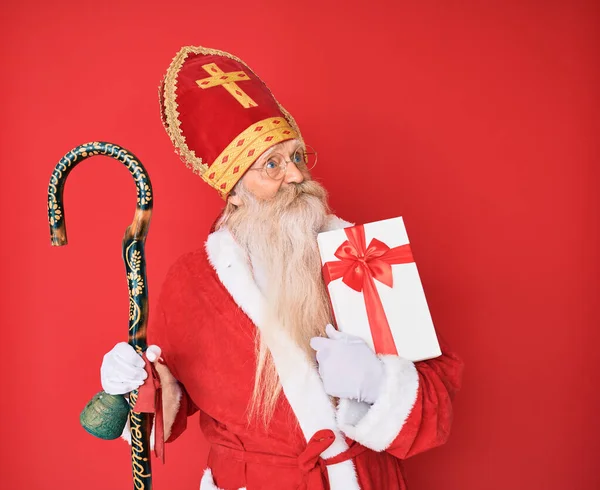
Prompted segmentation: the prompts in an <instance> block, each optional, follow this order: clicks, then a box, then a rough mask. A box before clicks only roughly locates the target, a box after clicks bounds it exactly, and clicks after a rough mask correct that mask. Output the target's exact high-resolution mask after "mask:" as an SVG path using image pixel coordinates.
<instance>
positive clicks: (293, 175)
mask: <svg viewBox="0 0 600 490" xmlns="http://www.w3.org/2000/svg"><path fill="white" fill-rule="evenodd" d="M285 182H286V184H292V183H293V184H300V183H302V182H304V175H303V174H302V172H300V169H299V168H298V167H296V165H295V164H294V163H293V162H288V164H287V167H286V170H285Z"/></svg>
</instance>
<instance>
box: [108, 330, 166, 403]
mask: <svg viewBox="0 0 600 490" xmlns="http://www.w3.org/2000/svg"><path fill="white" fill-rule="evenodd" d="M160 354H161V351H160V348H159V347H158V346H156V345H151V346H150V347H148V349H147V350H146V356H147V357H148V360H150V361H151V362H152V361H154V360H156V359H158V358H159V357H160ZM147 377H148V375H147V374H146V371H145V370H144V360H143V359H142V357H141V356H140V355H139V354H137V353H136V352H135V349H134V348H133V347H132V346H131V345H129V344H128V343H127V342H119V343H118V344H117V345H115V346H114V347H113V348H112V350H110V351H109V352H107V353H106V354H105V355H104V359H103V360H102V366H101V367H100V380H101V383H102V389H103V390H104V391H105V392H106V393H108V394H109V395H124V394H126V393H129V392H130V391H133V390H135V389H136V388H139V387H140V386H141V385H142V384H143V383H144V380H145V379H146V378H147Z"/></svg>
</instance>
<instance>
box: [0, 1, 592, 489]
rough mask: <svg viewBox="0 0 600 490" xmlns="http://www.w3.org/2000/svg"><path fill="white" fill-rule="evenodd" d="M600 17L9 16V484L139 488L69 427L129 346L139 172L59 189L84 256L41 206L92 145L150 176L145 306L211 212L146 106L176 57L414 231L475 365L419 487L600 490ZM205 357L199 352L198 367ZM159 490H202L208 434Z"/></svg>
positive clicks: (214, 205)
mask: <svg viewBox="0 0 600 490" xmlns="http://www.w3.org/2000/svg"><path fill="white" fill-rule="evenodd" d="M598 14H599V9H598V3H597V2H592V1H590V2H583V1H570V2H567V1H564V2H557V1H504V2H473V3H469V2H444V1H439V2H431V1H424V2H423V1H419V2H417V1H415V2H398V1H387V2H384V1H370V2H358V1H346V2H338V1H332V0H328V1H323V0H320V1H316V0H311V1H303V2H297V3H293V2H280V1H269V2H266V1H262V2H261V1H254V2H242V1H239V0H227V1H221V2H197V1H196V2H182V1H177V0H172V1H168V2H149V1H144V2H142V1H137V2H122V1H121V2H117V1H115V0H109V1H106V0H105V1H103V2H90V1H78V2H41V1H39V2H32V1H27V0H23V1H21V2H19V3H17V2H4V3H3V16H2V21H1V22H2V26H1V28H2V29H1V34H0V35H1V42H2V60H1V62H2V64H1V66H2V68H1V69H2V72H3V73H2V79H1V82H0V83H1V84H2V110H1V113H0V114H1V116H0V117H2V131H1V138H2V140H1V142H2V144H1V145H0V162H1V164H0V172H1V173H0V185H1V186H2V187H1V189H2V191H1V193H0V199H1V203H0V206H1V209H2V219H3V223H4V224H3V226H2V240H1V271H2V272H1V279H2V292H1V294H0V315H1V316H0V321H1V323H0V325H1V344H0V345H1V347H2V355H1V357H0V363H1V365H0V369H1V371H0V372H1V373H2V384H1V392H0V393H1V394H0V396H1V399H2V403H1V404H0V411H1V413H0V416H1V417H0V420H1V431H2V432H1V434H0V440H1V441H2V442H1V443H0V448H1V454H0V465H1V471H0V487H1V488H3V489H42V488H44V489H45V488H62V489H79V488H87V489H90V490H91V489H103V490H104V489H107V488H111V489H113V488H118V489H122V488H131V482H130V479H129V478H130V466H129V459H128V458H129V456H128V447H127V446H126V445H125V443H123V442H122V441H111V442H105V441H100V440H97V439H94V438H93V437H91V436H89V435H87V434H86V433H85V432H84V431H83V429H81V428H80V426H79V421H78V417H79V412H80V410H81V409H82V408H83V406H84V405H85V403H86V402H87V401H88V399H89V398H90V397H91V396H92V395H93V394H94V393H95V392H96V391H98V390H99V389H100V381H99V367H100V363H101V360H102V356H103V354H104V353H105V352H106V351H108V350H109V349H110V348H111V347H112V346H113V345H114V344H115V343H116V342H117V341H121V340H124V339H125V338H126V325H127V315H128V304H127V289H126V282H125V277H124V269H123V264H122V261H121V255H120V254H121V251H120V242H121V238H122V235H123V233H124V230H125V228H126V227H127V225H128V224H129V223H130V221H131V219H132V217H133V210H134V205H135V191H134V185H133V182H132V179H131V178H130V177H129V175H128V173H127V171H126V169H125V168H124V167H122V166H121V164H119V163H117V162H116V161H113V160H109V159H105V158H101V157H96V160H93V163H89V162H86V163H85V164H83V165H82V166H81V167H79V168H77V170H75V171H74V172H73V174H72V175H71V177H69V182H68V184H67V187H66V191H65V201H66V214H67V224H68V229H69V238H70V241H71V243H70V245H69V246H68V247H64V248H61V249H56V248H51V247H50V245H49V236H48V226H47V223H46V189H47V184H48V180H49V177H50V174H51V171H52V169H53V167H54V165H55V163H56V162H57V161H58V160H59V159H60V157H61V156H62V155H63V154H64V153H65V152H66V151H68V150H69V149H70V148H72V147H74V146H76V145H78V144H81V143H84V142H87V141H89V140H97V139H103V140H106V141H111V142H115V143H118V144H121V145H124V146H126V147H127V148H129V149H131V150H132V151H133V152H134V153H136V154H137V156H138V157H139V158H140V159H141V160H142V162H143V163H144V164H145V165H146V167H147V168H148V170H149V173H150V175H151V177H152V181H153V184H154V191H155V213H154V216H153V221H152V226H151V228H150V234H149V238H148V243H147V249H146V250H147V258H148V276H149V284H150V301H151V302H152V301H153V300H154V299H155V298H156V296H157V293H158V291H159V288H160V285H161V283H162V280H163V277H164V275H165V273H166V271H167V268H168V266H169V264H170V263H171V262H172V261H173V260H174V259H175V258H176V257H178V256H179V255H180V254H181V253H183V252H185V251H188V250H191V249H193V248H197V247H199V246H201V245H202V243H203V240H204V239H205V237H206V234H207V231H208V228H209V225H210V223H211V222H212V220H213V219H214V217H215V216H216V214H217V213H218V211H219V209H220V207H221V205H222V203H221V201H220V200H219V198H218V197H217V194H216V193H215V192H214V191H211V190H209V188H208V187H207V186H206V185H205V184H204V183H203V182H202V181H201V180H200V179H199V178H197V177H195V176H194V175H193V174H192V173H191V172H190V171H188V170H187V169H186V168H185V167H184V165H183V164H181V163H180V162H179V161H178V159H177V157H176V156H175V155H174V153H173V151H172V148H171V146H170V142H169V140H168V138H167V136H166V134H165V133H164V131H163V128H162V126H161V123H160V120H159V110H158V102H157V86H158V83H159V80H160V78H161V77H162V75H163V73H164V71H165V70H166V68H167V66H168V65H169V63H170V61H171V58H172V57H173V56H174V55H175V53H176V52H177V50H178V49H179V47H180V46H182V45H185V44H202V45H205V46H208V47H214V48H219V49H223V50H226V51H230V52H233V53H235V54H236V55H238V56H240V57H241V58H242V59H243V60H245V61H246V62H247V63H248V64H249V65H250V66H251V67H252V68H253V69H254V70H255V71H256V72H257V73H258V74H259V75H260V76H261V77H262V78H263V79H264V80H265V81H266V82H267V83H268V84H269V86H270V87H271V88H272V90H273V91H274V93H275V94H276V96H277V98H278V99H279V100H280V101H281V102H282V103H283V104H284V106H285V107H286V108H287V109H288V110H289V111H290V112H291V113H292V114H293V115H294V116H295V117H296V119H297V120H298V122H299V124H300V127H301V128H302V130H303V133H304V136H305V138H306V140H307V142H309V143H310V144H311V145H313V146H314V147H315V148H317V149H318V150H319V158H320V163H319V166H318V167H317V169H316V170H315V175H316V177H317V178H318V179H319V180H321V181H323V182H324V183H325V185H326V186H327V188H328V189H329V190H330V193H331V203H332V205H333V207H334V208H335V210H336V211H337V213H338V214H339V215H340V216H343V217H345V218H346V219H350V220H354V221H356V222H368V221H372V220H377V219H383V218H387V217H392V216H398V215H402V216H404V218H405V221H406V224H407V228H408V231H409V234H410V237H411V241H412V243H413V248H414V252H415V257H416V259H417V262H418V264H419V269H420V272H421V275H422V279H423V283H424V287H425V290H426V292H427V295H428V299H429V302H430V307H431V311H432V315H433V317H434V321H435V322H436V325H437V327H438V329H439V330H440V332H441V333H442V334H443V335H444V336H445V337H447V338H448V339H449V341H450V342H451V343H452V344H453V346H454V347H455V348H456V350H457V351H459V352H460V353H461V354H462V356H463V357H464V359H465V361H466V365H467V369H466V373H465V379H464V388H463V390H462V392H461V393H460V394H459V397H458V398H457V400H456V404H455V423H454V427H453V434H452V437H451V440H450V442H449V443H448V444H447V445H445V446H444V447H441V448H439V449H435V450H432V451H431V452H429V453H427V454H423V455H420V456H417V457H415V458H414V459H412V460H409V461H408V462H407V467H408V472H409V484H410V489H411V490H434V489H435V490H439V489H442V488H443V489H444V490H481V489H486V490H500V489H506V488H510V489H511V490H521V489H544V490H565V489H569V490H572V489H577V490H578V489H595V488H600V472H598V470H597V464H598V463H597V460H598V457H599V456H600V439H599V428H600V423H599V419H600V418H599V415H598V414H599V409H600V394H599V391H598V379H599V378H598V374H599V373H598V371H599V369H598V367H597V350H598V343H599V340H600V338H599V337H600V335H599V333H598V330H599V329H598V325H599V322H598V320H599V318H598V311H597V309H596V308H595V302H596V300H597V297H598V265H599V264H598V253H597V250H598V223H599V216H598V214H599V213H598V204H599V202H598V201H599V198H598V187H599V185H598V177H599V173H600V172H599V171H598V169H597V165H598V157H599V153H600V152H599V142H598V141H599V138H598V136H599V129H600V120H599V116H598V107H599V106H598V102H599V100H598V99H599V97H598V93H599V90H598V86H599V82H600V77H599V74H600V70H599V66H598V65H599V61H598V60H599V59H600V58H599V55H600V49H599V47H600V42H599V41H600V40H599V39H598V38H599V37H600V34H599V29H598V28H599V16H598ZM198 355H202V353H198ZM192 427H193V428H192V429H191V430H188V432H187V433H186V434H184V436H183V437H182V438H181V440H179V441H178V442H177V443H176V444H175V445H171V446H169V447H168V448H167V449H168V452H167V465H166V466H165V467H162V466H161V465H160V464H158V463H155V465H154V468H155V488H157V489H159V490H162V489H165V490H177V489H196V488H198V484H199V479H200V475H201V472H202V470H203V468H204V463H205V456H206V448H205V445H204V442H203V440H202V437H201V435H200V434H199V430H198V429H197V427H196V420H195V418H194V421H193V422H192Z"/></svg>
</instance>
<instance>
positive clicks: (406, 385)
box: [337, 355, 419, 451]
mask: <svg viewBox="0 0 600 490" xmlns="http://www.w3.org/2000/svg"><path fill="white" fill-rule="evenodd" d="M379 358H380V359H381V360H382V361H383V365H384V369H385V380H384V383H383V386H382V389H381V393H380V394H379V397H378V398H377V400H376V401H375V403H374V404H373V405H370V404H368V403H366V402H359V401H356V400H351V399H348V398H342V399H341V400H340V403H339V405H338V408H337V422H338V427H339V429H340V430H341V431H342V432H344V433H345V434H346V435H347V436H348V437H349V438H350V439H352V440H354V441H356V442H358V443H360V444H362V445H363V446H366V447H368V448H369V449H372V450H374V451H384V450H385V449H387V448H388V447H389V446H390V445H391V444H392V442H393V441H394V440H395V439H396V437H397V436H398V434H399V433H400V431H401V430H402V427H403V426H404V423H405V422H406V419H407V418H408V416H409V414H410V412H411V410H412V408H413V406H414V405H415V402H416V400H417V392H418V389H419V374H418V372H417V368H416V367H415V364H414V363H413V362H412V361H409V360H407V359H403V358H401V357H398V356H391V355H383V356H379Z"/></svg>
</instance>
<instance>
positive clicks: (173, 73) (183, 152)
mask: <svg viewBox="0 0 600 490" xmlns="http://www.w3.org/2000/svg"><path fill="white" fill-rule="evenodd" d="M189 54H207V55H217V56H224V57H226V58H231V59H232V60H235V61H237V62H238V63H240V64H242V65H243V66H245V67H246V68H247V69H248V70H250V71H252V70H251V69H250V67H248V65H246V63H244V62H243V61H242V60H241V59H239V58H238V57H237V56H234V55H232V54H230V53H227V52H225V51H220V50H218V49H210V48H204V47H202V46H184V47H183V48H181V49H180V50H179V52H178V53H177V54H176V55H175V57H174V58H173V61H172V62H171V64H170V66H169V68H168V69H167V73H166V74H165V77H164V79H163V84H162V85H161V87H162V89H163V92H162V94H161V93H160V90H161V88H160V87H159V100H160V102H161V105H164V118H162V123H163V126H164V128H165V130H166V131H167V134H168V135H169V138H171V142H172V143H173V146H174V147H175V152H176V153H178V154H179V156H180V157H181V159H182V160H183V161H184V163H185V164H186V166H187V167H189V168H191V169H192V171H193V172H194V173H196V174H199V175H200V176H202V178H203V179H204V180H205V181H206V182H208V183H209V184H211V185H212V183H211V182H210V181H209V180H208V179H207V178H204V174H205V173H206V171H207V170H208V169H209V166H208V164H207V163H205V162H203V161H202V158H200V157H199V156H196V153H195V152H194V150H192V149H190V148H189V147H188V145H187V143H186V141H185V136H184V135H183V132H182V130H181V121H180V120H179V112H178V110H177V107H178V106H177V101H176V91H177V75H178V74H179V70H181V67H182V66H183V63H184V62H185V60H186V58H187V57H188V55H189ZM253 73H254V72H253ZM161 96H162V97H161ZM271 96H273V94H271ZM273 100H274V101H275V103H276V104H277V105H278V106H279V110H280V111H281V113H282V114H283V115H284V117H285V121H286V122H287V125H289V127H291V129H292V130H293V131H294V132H295V136H293V137H294V138H298V139H300V140H301V141H302V135H301V134H300V129H299V128H298V125H297V124H296V121H295V120H294V118H293V117H292V115H291V114H290V113H289V112H288V111H286V110H285V109H284V107H283V106H282V105H281V104H280V103H279V102H278V101H277V99H276V98H275V97H274V96H273ZM161 112H162V111H161ZM161 116H162V114H161ZM272 119H282V118H272ZM261 122H262V121H261ZM257 125H260V123H256V124H254V125H252V126H250V128H253V127H255V126H257ZM250 128H248V129H250ZM248 129H247V130H245V131H248ZM243 133H244V132H242V133H241V134H243ZM284 139H289V138H284ZM284 139H282V140H280V141H284ZM238 140H239V135H238V137H236V138H235V139H234V141H236V142H237V141H238ZM273 141H274V140H272V141H271V142H270V145H269V146H271V145H273V144H275V143H273ZM229 146H231V145H229ZM229 146H228V147H227V148H229ZM269 146H267V147H265V148H264V149H263V151H264V150H266V149H267V148H268V147H269ZM226 150H227V149H225V150H224V151H226ZM215 161H217V160H215ZM232 180H233V179H232ZM222 183H223V182H220V183H219V186H220V185H221V184H222ZM226 187H227V188H228V189H229V190H228V191H227V192H229V191H230V190H231V187H229V186H226ZM217 190H218V189H217ZM221 195H222V197H224V194H221Z"/></svg>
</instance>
